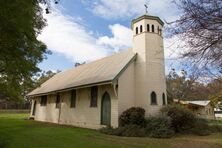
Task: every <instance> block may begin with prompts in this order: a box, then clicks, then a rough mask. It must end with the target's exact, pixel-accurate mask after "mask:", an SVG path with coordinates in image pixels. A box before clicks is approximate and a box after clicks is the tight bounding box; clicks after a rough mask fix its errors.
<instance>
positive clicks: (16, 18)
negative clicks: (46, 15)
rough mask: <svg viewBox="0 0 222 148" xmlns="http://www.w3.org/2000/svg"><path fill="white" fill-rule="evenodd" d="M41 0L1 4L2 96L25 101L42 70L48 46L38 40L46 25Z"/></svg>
mask: <svg viewBox="0 0 222 148" xmlns="http://www.w3.org/2000/svg"><path fill="white" fill-rule="evenodd" d="M39 2H40V1H38V0H22V1H21V0H1V1H0V22H1V23H0V34H1V35H0V94H1V96H4V97H10V98H21V96H23V95H24V93H23V92H24V90H26V88H28V87H31V86H32V85H33V79H32V77H33V76H34V75H35V74H36V73H37V72H39V71H40V69H39V68H38V67H37V64H38V63H39V62H41V61H42V60H43V59H44V58H46V54H48V53H49V51H47V49H46V46H45V45H44V44H43V43H42V42H40V41H38V40H37V36H38V34H40V33H41V30H42V29H43V27H44V26H45V25H46V21H45V20H44V19H43V17H42V9H41V7H40V6H39Z"/></svg>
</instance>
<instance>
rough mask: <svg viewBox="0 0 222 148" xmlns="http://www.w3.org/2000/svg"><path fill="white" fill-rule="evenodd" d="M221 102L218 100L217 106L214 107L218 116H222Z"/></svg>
mask: <svg viewBox="0 0 222 148" xmlns="http://www.w3.org/2000/svg"><path fill="white" fill-rule="evenodd" d="M220 103H221V102H218V105H217V106H215V108H214V113H215V117H216V118H222V109H220V107H219V104H220Z"/></svg>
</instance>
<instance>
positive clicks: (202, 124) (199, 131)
mask: <svg viewBox="0 0 222 148" xmlns="http://www.w3.org/2000/svg"><path fill="white" fill-rule="evenodd" d="M187 132H188V133H191V134H195V135H198V136H206V135H209V134H210V133H211V128H210V126H209V125H208V122H207V120H205V119H198V118H196V120H195V122H194V125H193V127H192V128H191V129H189V130H188V131H187Z"/></svg>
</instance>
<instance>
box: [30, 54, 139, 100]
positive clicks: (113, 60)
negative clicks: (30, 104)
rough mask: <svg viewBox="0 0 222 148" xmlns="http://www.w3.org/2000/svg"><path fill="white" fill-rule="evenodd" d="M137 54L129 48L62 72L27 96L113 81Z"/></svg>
mask: <svg viewBox="0 0 222 148" xmlns="http://www.w3.org/2000/svg"><path fill="white" fill-rule="evenodd" d="M135 56H136V54H135V53H133V52H132V51H131V50H128V51H124V52H121V53H117V54H114V55H111V56H108V57H105V58H102V59H100V60H97V61H94V62H91V63H88V64H84V65H81V66H78V67H75V68H72V69H70V70H66V71H64V72H60V73H58V74H56V75H55V76H53V77H52V78H51V79H49V80H48V81H46V82H45V83H43V84H42V85H41V86H40V87H38V88H36V89H35V90H33V91H32V92H31V93H29V94H28V95H27V96H35V95H38V94H45V93H49V92H55V91H59V90H64V89H68V88H74V87H79V86H84V85H90V84H95V83H101V82H108V81H112V80H113V79H114V78H115V77H116V76H117V75H119V73H120V72H121V71H122V69H124V67H126V65H127V64H128V63H129V62H130V61H131V60H132V59H134V57H135Z"/></svg>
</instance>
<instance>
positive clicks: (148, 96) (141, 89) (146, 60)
mask: <svg viewBox="0 0 222 148" xmlns="http://www.w3.org/2000/svg"><path fill="white" fill-rule="evenodd" d="M163 25H164V23H163V21H162V20H161V19H160V18H159V17H156V16H150V15H147V14H145V15H143V16H140V17H138V18H136V19H134V20H132V30H133V52H135V53H137V59H136V62H135V105H136V106H140V107H143V108H144V109H145V110H146V116H149V115H155V114H157V113H158V112H159V109H160V108H161V107H162V106H163V105H165V104H167V97H166V80H165V65H164V47H163V36H162V30H163Z"/></svg>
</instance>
